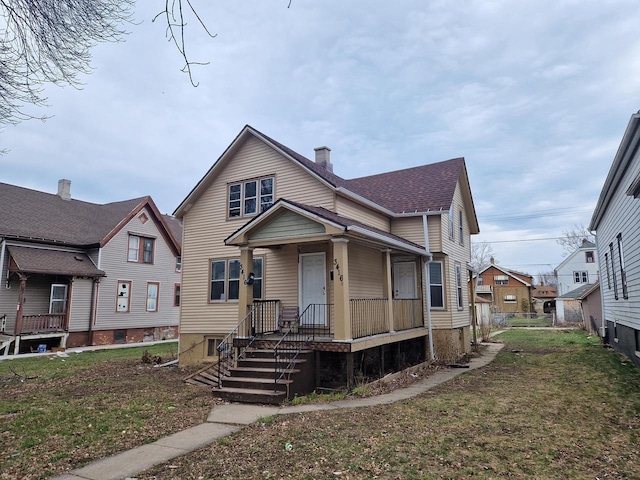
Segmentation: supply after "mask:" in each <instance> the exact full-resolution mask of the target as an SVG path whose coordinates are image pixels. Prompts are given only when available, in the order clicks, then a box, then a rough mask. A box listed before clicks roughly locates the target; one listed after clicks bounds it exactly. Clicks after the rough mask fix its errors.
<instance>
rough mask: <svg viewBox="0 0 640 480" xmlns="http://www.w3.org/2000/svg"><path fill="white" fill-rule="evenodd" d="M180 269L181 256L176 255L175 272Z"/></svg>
mask: <svg viewBox="0 0 640 480" xmlns="http://www.w3.org/2000/svg"><path fill="white" fill-rule="evenodd" d="M181 271H182V257H181V256H180V255H178V256H177V257H176V272H181Z"/></svg>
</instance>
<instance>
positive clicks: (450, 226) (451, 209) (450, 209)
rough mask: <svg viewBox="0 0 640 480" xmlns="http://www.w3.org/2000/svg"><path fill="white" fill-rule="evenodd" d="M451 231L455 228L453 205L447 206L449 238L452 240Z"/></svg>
mask: <svg viewBox="0 0 640 480" xmlns="http://www.w3.org/2000/svg"><path fill="white" fill-rule="evenodd" d="M453 232H455V229H454V227H453V205H451V206H450V207H449V238H450V239H451V240H453Z"/></svg>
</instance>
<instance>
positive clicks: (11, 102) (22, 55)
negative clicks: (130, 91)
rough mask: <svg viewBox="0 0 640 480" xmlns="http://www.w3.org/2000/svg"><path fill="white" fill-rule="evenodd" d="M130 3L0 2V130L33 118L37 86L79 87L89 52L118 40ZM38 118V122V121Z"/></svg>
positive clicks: (39, 97)
mask: <svg viewBox="0 0 640 480" xmlns="http://www.w3.org/2000/svg"><path fill="white" fill-rule="evenodd" d="M132 6H133V0H92V1H87V0H0V39H1V40H0V126H4V125H11V124H16V123H19V122H20V121H22V120H25V119H29V118H34V116H33V115H31V114H29V113H27V112H26V111H25V110H24V105H27V104H31V105H35V106H43V105H45V104H46V98H45V97H43V85H44V84H45V83H53V84H56V85H72V86H76V87H77V86H79V85H80V81H79V78H78V75H79V74H83V73H89V72H90V70H91V69H90V65H89V62H90V60H91V53H90V50H91V48H92V47H93V46H95V45H96V44H98V43H100V42H110V41H118V40H120V39H122V37H123V35H124V33H125V32H124V30H123V29H122V25H123V24H124V23H126V22H130V21H131V7H132ZM38 118H43V117H38Z"/></svg>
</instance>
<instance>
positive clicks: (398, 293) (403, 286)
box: [393, 262, 416, 299]
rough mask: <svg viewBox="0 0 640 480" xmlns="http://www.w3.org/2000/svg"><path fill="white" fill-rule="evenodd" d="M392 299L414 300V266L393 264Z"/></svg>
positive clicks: (412, 264)
mask: <svg viewBox="0 0 640 480" xmlns="http://www.w3.org/2000/svg"><path fill="white" fill-rule="evenodd" d="M393 298H398V299H403V298H416V264H415V263H413V262H401V263H394V264H393Z"/></svg>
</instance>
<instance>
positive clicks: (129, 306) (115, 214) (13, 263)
mask: <svg viewBox="0 0 640 480" xmlns="http://www.w3.org/2000/svg"><path fill="white" fill-rule="evenodd" d="M70 186H71V182H70V181H68V180H60V182H59V183H58V193H57V195H53V194H49V193H45V192H40V191H36V190H31V189H27V188H22V187H18V186H14V185H9V184H5V183H0V273H1V278H2V285H0V322H1V323H0V351H3V353H4V354H5V355H6V354H8V353H24V352H29V351H32V350H34V349H36V348H39V347H40V346H41V345H44V346H45V347H46V348H53V347H61V348H65V347H77V346H82V345H96V344H112V343H124V342H135V341H143V340H151V339H161V338H172V337H175V336H177V333H178V321H179V303H180V296H181V294H180V238H181V232H180V230H181V227H180V224H179V222H178V221H177V220H175V219H172V218H170V217H168V218H167V217H164V216H163V215H161V214H160V213H159V212H158V209H157V208H156V206H155V204H154V203H153V200H152V199H151V197H141V198H135V199H131V200H126V201H122V202H114V203H108V204H105V205H97V204H93V203H88V202H83V201H79V200H75V199H72V198H71V193H70Z"/></svg>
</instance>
